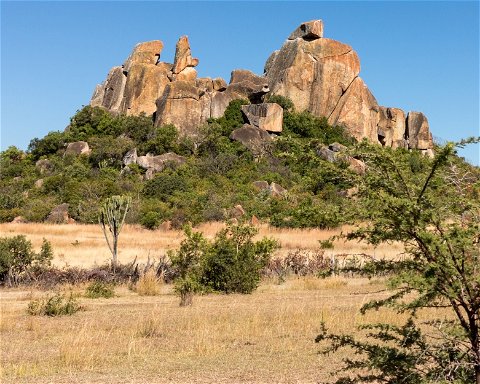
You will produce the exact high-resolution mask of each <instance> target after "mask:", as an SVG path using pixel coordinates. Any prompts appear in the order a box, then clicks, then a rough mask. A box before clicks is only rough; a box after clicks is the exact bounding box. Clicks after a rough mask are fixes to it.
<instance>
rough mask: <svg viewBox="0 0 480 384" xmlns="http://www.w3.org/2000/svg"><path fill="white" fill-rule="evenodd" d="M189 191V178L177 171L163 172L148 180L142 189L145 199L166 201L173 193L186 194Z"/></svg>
mask: <svg viewBox="0 0 480 384" xmlns="http://www.w3.org/2000/svg"><path fill="white" fill-rule="evenodd" d="M187 190H189V177H188V174H187V175H186V174H184V173H182V172H181V171H179V170H170V169H168V170H165V171H164V172H162V173H160V174H157V175H155V177H154V178H153V179H151V180H148V181H147V182H146V183H145V185H144V187H143V191H142V193H143V195H144V196H145V197H156V198H158V199H160V200H162V201H167V200H168V199H169V197H170V196H172V195H173V194H174V193H175V192H186V191H187Z"/></svg>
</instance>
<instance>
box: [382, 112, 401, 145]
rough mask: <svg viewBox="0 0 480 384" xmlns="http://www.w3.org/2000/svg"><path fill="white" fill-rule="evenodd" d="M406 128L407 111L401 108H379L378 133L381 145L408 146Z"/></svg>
mask: <svg viewBox="0 0 480 384" xmlns="http://www.w3.org/2000/svg"><path fill="white" fill-rule="evenodd" d="M405 128H406V126H405V112H403V111H402V110H401V109H399V108H387V107H380V108H379V113H378V123H377V135H378V141H379V142H380V144H381V145H383V146H387V147H393V148H407V142H406V140H405Z"/></svg>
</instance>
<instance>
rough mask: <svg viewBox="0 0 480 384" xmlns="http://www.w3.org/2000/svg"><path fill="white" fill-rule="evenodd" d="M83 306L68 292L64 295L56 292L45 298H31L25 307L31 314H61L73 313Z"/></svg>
mask: <svg viewBox="0 0 480 384" xmlns="http://www.w3.org/2000/svg"><path fill="white" fill-rule="evenodd" d="M82 309H83V307H82V306H81V305H80V304H79V303H78V301H77V300H76V299H75V298H74V297H73V295H72V294H70V295H69V296H68V297H66V296H65V295H63V294H60V293H57V294H55V295H53V296H50V297H46V298H45V299H39V300H32V301H31V302H30V303H29V304H28V307H27V313H28V314H29V315H33V316H39V315H41V316H51V317H53V316H63V315H73V314H74V313H76V312H78V311H80V310H82Z"/></svg>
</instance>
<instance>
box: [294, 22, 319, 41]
mask: <svg viewBox="0 0 480 384" xmlns="http://www.w3.org/2000/svg"><path fill="white" fill-rule="evenodd" d="M321 37H323V21H322V20H312V21H307V22H305V23H302V24H300V26H299V27H298V28H297V29H296V30H295V31H293V32H292V34H291V35H290V36H289V37H288V40H295V39H298V38H302V39H305V40H316V39H319V38H321Z"/></svg>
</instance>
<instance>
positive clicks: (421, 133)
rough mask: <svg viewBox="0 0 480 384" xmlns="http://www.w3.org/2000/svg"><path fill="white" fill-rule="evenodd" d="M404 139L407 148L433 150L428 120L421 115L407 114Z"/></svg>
mask: <svg viewBox="0 0 480 384" xmlns="http://www.w3.org/2000/svg"><path fill="white" fill-rule="evenodd" d="M406 137H407V140H408V148H412V149H413V148H415V149H423V150H426V149H432V148H433V138H432V134H431V133H430V128H429V125H428V120H427V118H426V117H425V115H424V114H423V113H421V112H408V116H407V134H406Z"/></svg>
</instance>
